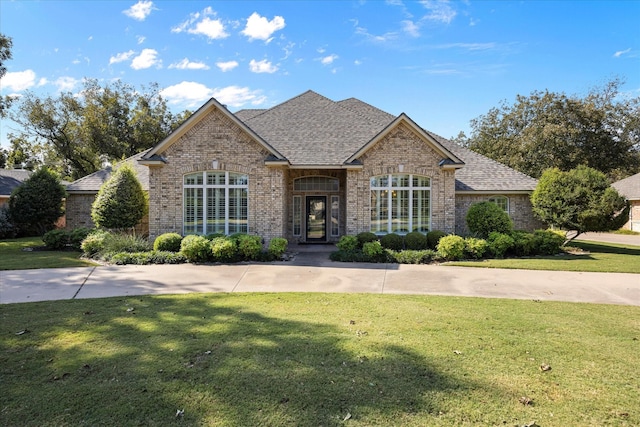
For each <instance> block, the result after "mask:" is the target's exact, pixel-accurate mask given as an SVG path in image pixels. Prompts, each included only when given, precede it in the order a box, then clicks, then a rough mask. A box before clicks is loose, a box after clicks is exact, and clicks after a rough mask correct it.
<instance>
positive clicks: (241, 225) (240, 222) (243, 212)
mask: <svg viewBox="0 0 640 427" xmlns="http://www.w3.org/2000/svg"><path fill="white" fill-rule="evenodd" d="M247 218H248V208H247V190H246V189H245V188H230V189H229V234H234V233H246V232H247Z"/></svg>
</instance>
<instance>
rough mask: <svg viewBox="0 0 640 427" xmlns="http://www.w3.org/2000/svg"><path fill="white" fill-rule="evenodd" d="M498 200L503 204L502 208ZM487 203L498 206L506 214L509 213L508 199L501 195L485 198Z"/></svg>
mask: <svg viewBox="0 0 640 427" xmlns="http://www.w3.org/2000/svg"><path fill="white" fill-rule="evenodd" d="M499 200H500V201H502V202H503V203H504V206H503V205H502V204H501V203H500V202H499ZM487 201H489V202H491V203H494V204H496V205H498V206H499V207H500V208H501V209H502V210H504V211H505V212H506V213H507V214H508V213H509V198H508V197H507V196H504V195H502V194H498V195H495V196H489V197H488V198H487Z"/></svg>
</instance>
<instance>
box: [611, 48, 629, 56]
mask: <svg viewBox="0 0 640 427" xmlns="http://www.w3.org/2000/svg"><path fill="white" fill-rule="evenodd" d="M629 52H631V48H629V49H625V50H619V51H617V52H616V53H614V54H613V56H614V57H615V58H620V57H621V56H622V55H625V54H627V53H629Z"/></svg>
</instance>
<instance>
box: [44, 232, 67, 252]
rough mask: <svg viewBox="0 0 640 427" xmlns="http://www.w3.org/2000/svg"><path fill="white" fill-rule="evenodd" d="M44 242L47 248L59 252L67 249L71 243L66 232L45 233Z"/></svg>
mask: <svg viewBox="0 0 640 427" xmlns="http://www.w3.org/2000/svg"><path fill="white" fill-rule="evenodd" d="M42 241H43V242H44V244H45V246H46V247H47V248H49V249H53V250H54V251H59V250H61V249H64V248H66V247H67V243H69V235H68V233H67V232H66V231H65V230H61V229H56V230H50V231H47V232H46V233H44V235H43V236H42Z"/></svg>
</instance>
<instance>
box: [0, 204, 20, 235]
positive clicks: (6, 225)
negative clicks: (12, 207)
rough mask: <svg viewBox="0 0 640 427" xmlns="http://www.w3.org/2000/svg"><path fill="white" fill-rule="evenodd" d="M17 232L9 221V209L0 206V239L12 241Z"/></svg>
mask: <svg viewBox="0 0 640 427" xmlns="http://www.w3.org/2000/svg"><path fill="white" fill-rule="evenodd" d="M17 234H18V230H17V229H16V227H15V226H14V225H13V223H12V222H11V220H10V219H9V207H8V206H6V205H3V206H0V239H13V238H14V237H16V235H17Z"/></svg>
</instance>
